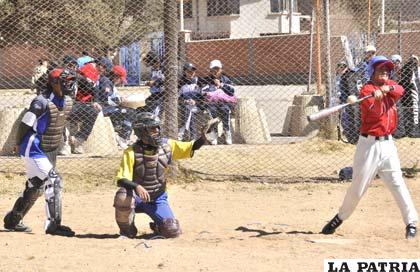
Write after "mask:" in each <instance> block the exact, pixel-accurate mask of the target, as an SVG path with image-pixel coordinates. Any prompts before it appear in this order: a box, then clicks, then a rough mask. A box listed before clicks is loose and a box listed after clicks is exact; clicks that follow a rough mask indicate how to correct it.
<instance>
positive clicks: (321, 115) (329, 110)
mask: <svg viewBox="0 0 420 272" xmlns="http://www.w3.org/2000/svg"><path fill="white" fill-rule="evenodd" d="M372 96H373V94H370V95H367V96H364V97H362V98H359V99H357V100H356V101H355V102H354V103H345V104H341V105H337V106H334V107H331V108H326V109H323V110H320V111H319V112H315V113H312V114H310V115H308V116H307V117H306V118H307V119H308V121H309V122H311V121H316V120H319V119H322V118H325V117H327V116H329V115H331V114H333V113H335V112H338V111H340V110H341V109H343V108H345V107H347V106H348V105H351V104H356V103H359V102H361V101H363V100H365V99H368V98H370V97H372Z"/></svg>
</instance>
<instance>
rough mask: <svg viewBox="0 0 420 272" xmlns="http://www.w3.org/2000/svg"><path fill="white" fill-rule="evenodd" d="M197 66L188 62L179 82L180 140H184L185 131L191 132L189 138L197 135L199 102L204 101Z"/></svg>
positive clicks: (192, 138)
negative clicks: (196, 73) (199, 85)
mask: <svg viewBox="0 0 420 272" xmlns="http://www.w3.org/2000/svg"><path fill="white" fill-rule="evenodd" d="M196 70H197V68H196V67H195V66H194V64H192V63H186V64H185V65H184V68H183V73H182V77H181V79H180V81H179V83H178V87H179V98H180V99H179V103H180V115H181V124H182V126H181V128H180V129H179V133H178V140H179V141H182V140H184V136H185V135H184V134H185V132H187V131H188V132H189V139H190V140H194V139H196V137H197V131H196V127H195V124H196V122H195V121H196V118H197V116H196V113H197V112H199V107H198V104H199V103H200V102H201V101H202V95H201V90H200V87H198V84H197V83H198V78H197V77H196V76H195V71H196Z"/></svg>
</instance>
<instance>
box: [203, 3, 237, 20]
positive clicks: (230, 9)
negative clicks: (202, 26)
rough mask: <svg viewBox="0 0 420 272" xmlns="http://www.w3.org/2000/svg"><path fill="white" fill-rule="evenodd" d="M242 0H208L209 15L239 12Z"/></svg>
mask: <svg viewBox="0 0 420 272" xmlns="http://www.w3.org/2000/svg"><path fill="white" fill-rule="evenodd" d="M239 6H240V0H207V16H220V15H231V14H239Z"/></svg>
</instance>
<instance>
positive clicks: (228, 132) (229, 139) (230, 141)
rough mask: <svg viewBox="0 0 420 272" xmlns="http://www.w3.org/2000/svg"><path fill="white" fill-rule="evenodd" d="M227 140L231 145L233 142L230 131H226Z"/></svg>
mask: <svg viewBox="0 0 420 272" xmlns="http://www.w3.org/2000/svg"><path fill="white" fill-rule="evenodd" d="M224 134H225V142H226V144H227V145H231V144H232V133H231V132H230V131H225V132H224Z"/></svg>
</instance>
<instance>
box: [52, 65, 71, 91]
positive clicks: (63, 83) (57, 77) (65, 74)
mask: <svg viewBox="0 0 420 272" xmlns="http://www.w3.org/2000/svg"><path fill="white" fill-rule="evenodd" d="M48 83H49V84H50V86H51V88H52V90H53V92H54V93H55V94H57V95H58V94H60V93H61V94H62V95H70V96H71V95H73V94H74V91H75V88H76V75H75V74H74V73H72V72H71V71H70V70H68V69H54V70H52V71H51V73H50V74H49V77H48Z"/></svg>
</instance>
